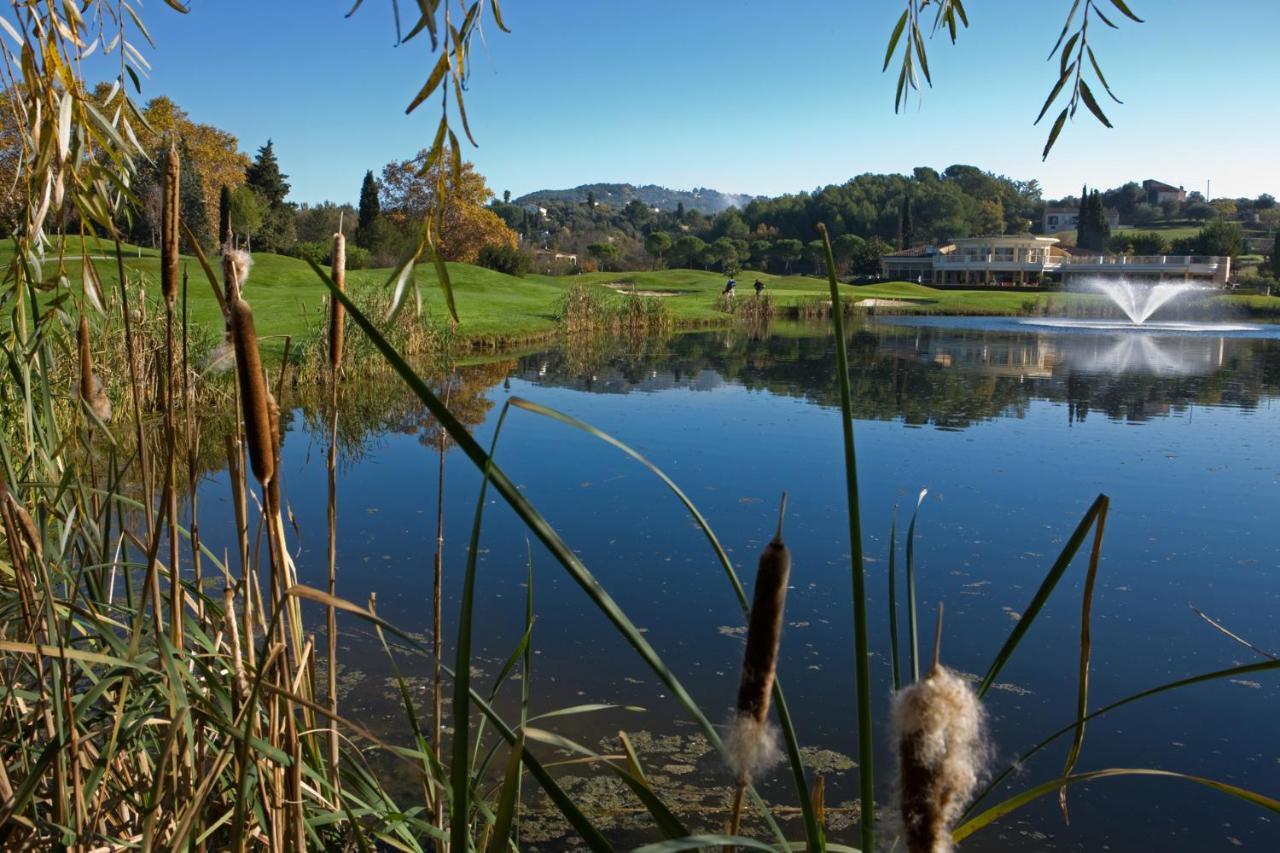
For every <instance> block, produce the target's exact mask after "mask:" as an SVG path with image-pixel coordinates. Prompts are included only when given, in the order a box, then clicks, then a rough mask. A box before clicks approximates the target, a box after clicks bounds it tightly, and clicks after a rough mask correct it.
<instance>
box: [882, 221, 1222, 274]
mask: <svg viewBox="0 0 1280 853" xmlns="http://www.w3.org/2000/svg"><path fill="white" fill-rule="evenodd" d="M1058 242H1059V241H1058V239H1057V238H1056V237H1033V236H1031V235H1029V234H1027V235H1014V236H1010V235H998V236H990V237H966V238H964V239H959V240H953V241H951V242H950V243H945V244H941V245H937V246H916V247H913V248H911V249H904V250H902V251H899V252H891V253H889V254H887V255H885V256H884V257H883V258H881V259H880V266H881V270H882V271H883V273H884V276H885V278H897V279H905V280H907V281H919V282H922V283H925V284H934V285H953V286H967V287H1022V286H1047V285H1057V284H1070V283H1071V282H1072V280H1074V279H1080V278H1127V279H1131V280H1138V281H1142V280H1146V281H1203V282H1206V283H1211V284H1213V285H1215V286H1218V287H1221V286H1222V285H1224V284H1226V283H1227V279H1228V277H1230V275H1231V259H1230V258H1226V257H1211V256H1198V255H1103V254H1090V253H1087V252H1082V251H1080V250H1078V249H1075V248H1071V249H1067V248H1064V247H1062V246H1059V245H1058Z"/></svg>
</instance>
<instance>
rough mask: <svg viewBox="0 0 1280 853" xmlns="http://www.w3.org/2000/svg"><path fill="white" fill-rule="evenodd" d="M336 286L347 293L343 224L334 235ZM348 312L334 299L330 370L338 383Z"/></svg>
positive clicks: (330, 337)
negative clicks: (345, 321)
mask: <svg viewBox="0 0 1280 853" xmlns="http://www.w3.org/2000/svg"><path fill="white" fill-rule="evenodd" d="M329 269H330V271H331V272H332V274H333V283H334V286H335V287H337V288H338V291H339V292H340V293H346V292H347V238H346V237H344V236H343V235H342V231H341V222H339V231H338V233H337V234H334V235H333V263H332V266H330V268H329ZM345 319H346V311H345V309H344V308H343V306H342V302H340V301H339V300H338V299H333V300H331V302H330V306H329V369H330V371H331V373H332V375H333V381H334V382H337V381H338V369H339V368H340V367H341V366H342V344H343V339H344V337H345V335H344V329H343V321H344V320H345Z"/></svg>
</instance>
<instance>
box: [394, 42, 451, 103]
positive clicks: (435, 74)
mask: <svg viewBox="0 0 1280 853" xmlns="http://www.w3.org/2000/svg"><path fill="white" fill-rule="evenodd" d="M451 55H452V54H450V53H449V51H447V50H446V51H443V52H441V54H440V58H439V59H438V60H436V67H435V68H433V69H432V70H431V74H430V75H428V76H427V82H426V83H425V84H423V86H422V88H421V89H419V90H418V94H417V95H415V96H414V98H413V100H412V101H410V102H409V106H407V107H405V110H404V111H405V114H406V115H407V114H409V113H411V112H413V111H414V110H416V109H417V108H418V107H419V106H420V105H421V104H422V102H423V101H425V100H426V99H427V98H429V97H431V93H432V92H434V91H435V90H436V89H437V88H438V87H439V86H440V81H441V80H443V79H444V75H445V74H446V73H447V72H448V71H449V57H450V56H451Z"/></svg>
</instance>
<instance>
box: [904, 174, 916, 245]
mask: <svg viewBox="0 0 1280 853" xmlns="http://www.w3.org/2000/svg"><path fill="white" fill-rule="evenodd" d="M914 230H915V228H914V227H913V226H912V224H911V189H910V188H908V189H907V192H906V193H905V194H904V195H903V196H902V248H904V249H909V248H911V241H912V239H913V237H914V235H913V234H912V231H914Z"/></svg>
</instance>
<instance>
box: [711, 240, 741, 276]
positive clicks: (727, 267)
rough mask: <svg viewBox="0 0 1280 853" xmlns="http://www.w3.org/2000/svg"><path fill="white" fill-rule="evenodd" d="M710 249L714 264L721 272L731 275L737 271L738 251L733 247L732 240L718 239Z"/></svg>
mask: <svg viewBox="0 0 1280 853" xmlns="http://www.w3.org/2000/svg"><path fill="white" fill-rule="evenodd" d="M710 248H711V256H712V257H713V258H714V263H717V264H719V265H720V270H721V271H722V272H727V273H730V274H733V273H735V272H737V271H738V249H737V247H736V246H734V245H733V240H731V239H729V238H728V237H720V238H718V239H717V240H716V241H715V242H714V243H712V244H711V247H710Z"/></svg>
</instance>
